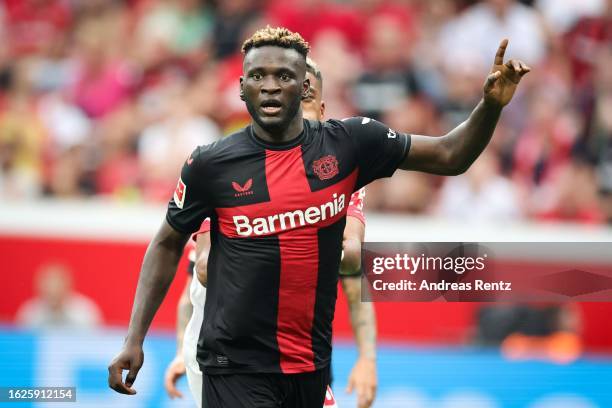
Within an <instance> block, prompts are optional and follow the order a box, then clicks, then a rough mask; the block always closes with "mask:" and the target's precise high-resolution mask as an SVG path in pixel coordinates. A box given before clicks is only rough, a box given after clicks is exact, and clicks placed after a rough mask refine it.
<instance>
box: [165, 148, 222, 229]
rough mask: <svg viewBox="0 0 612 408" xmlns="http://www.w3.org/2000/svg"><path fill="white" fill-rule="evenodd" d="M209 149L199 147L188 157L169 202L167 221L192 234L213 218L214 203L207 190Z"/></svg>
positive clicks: (174, 226) (175, 227)
mask: <svg viewBox="0 0 612 408" xmlns="http://www.w3.org/2000/svg"><path fill="white" fill-rule="evenodd" d="M205 161H206V151H205V148H203V147H198V148H196V149H195V150H194V151H193V153H191V155H190V156H189V158H188V159H187V161H186V162H185V164H184V165H183V170H182V171H181V176H180V177H179V179H178V182H177V185H176V189H175V190H174V194H173V196H172V199H171V200H170V202H169V203H168V212H167V213H166V220H167V221H168V223H169V224H170V225H171V226H172V228H174V229H175V230H177V231H179V232H182V233H185V234H191V233H193V232H195V231H197V230H198V228H200V226H201V224H202V222H203V221H204V219H205V218H206V217H210V215H211V212H212V205H211V203H210V201H209V200H210V194H208V192H207V190H206V183H205V182H203V180H206V168H205Z"/></svg>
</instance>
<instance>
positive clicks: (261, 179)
mask: <svg viewBox="0 0 612 408" xmlns="http://www.w3.org/2000/svg"><path fill="white" fill-rule="evenodd" d="M409 147H410V138H409V136H408V135H406V134H403V133H399V132H395V131H394V130H392V129H389V128H388V127H386V126H385V125H383V124H382V123H380V122H377V121H374V120H371V119H368V118H350V119H347V120H344V121H337V120H329V121H327V122H314V121H306V120H305V121H304V131H303V132H302V133H301V134H300V135H299V136H298V137H297V138H295V139H293V140H291V141H290V142H288V143H285V144H270V143H266V142H265V141H263V140H261V139H260V138H258V137H257V136H256V135H255V134H254V131H253V129H252V127H251V126H248V127H246V128H245V129H243V130H241V131H239V132H237V133H234V134H232V135H230V136H228V137H226V138H224V139H222V140H220V141H218V142H215V143H213V144H211V145H208V146H201V147H198V148H197V149H196V150H195V151H194V152H193V153H192V155H191V156H190V157H189V158H188V159H187V162H186V163H185V165H184V167H183V170H182V173H181V177H180V179H179V182H178V186H177V188H176V191H175V193H174V197H173V199H172V200H171V201H170V204H169V207H168V214H167V220H168V223H169V224H170V225H171V226H172V227H173V228H175V229H176V230H177V231H180V232H183V233H192V232H194V231H197V230H198V228H199V227H200V225H201V223H202V221H203V220H204V218H206V217H210V219H211V249H210V254H209V258H208V286H207V288H208V290H207V297H206V306H205V311H204V316H205V318H204V323H203V327H202V330H201V331H200V333H202V334H201V335H200V340H199V342H198V362H199V363H200V365H201V367H202V368H203V369H205V370H206V372H207V373H210V374H215V373H240V372H262V373H300V372H308V371H313V370H316V369H319V368H323V367H325V366H327V365H328V364H329V362H330V358H331V334H332V320H333V317H334V309H335V304H336V290H337V279H338V268H339V264H340V255H341V251H342V234H343V231H344V226H345V217H346V212H347V208H348V204H349V199H350V197H351V194H352V193H353V192H354V191H356V190H358V189H359V188H361V187H363V186H365V185H366V184H368V183H369V182H371V181H373V180H375V179H377V178H381V177H389V176H391V175H392V174H393V172H394V171H395V170H396V168H397V167H398V166H399V164H400V163H401V162H402V160H403V158H404V157H405V155H406V153H407V151H408V149H409Z"/></svg>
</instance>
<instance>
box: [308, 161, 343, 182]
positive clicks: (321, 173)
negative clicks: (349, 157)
mask: <svg viewBox="0 0 612 408" xmlns="http://www.w3.org/2000/svg"><path fill="white" fill-rule="evenodd" d="M312 170H313V171H314V173H315V174H316V175H317V177H319V179H320V180H329V179H330V178H332V177H334V176H336V175H337V174H338V173H339V170H338V160H337V159H336V156H332V155H327V156H323V157H321V158H320V159H319V160H315V161H314V162H313V163H312Z"/></svg>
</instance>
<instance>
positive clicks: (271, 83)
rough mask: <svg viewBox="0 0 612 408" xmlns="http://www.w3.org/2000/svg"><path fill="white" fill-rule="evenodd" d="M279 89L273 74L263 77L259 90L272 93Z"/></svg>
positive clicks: (277, 91)
mask: <svg viewBox="0 0 612 408" xmlns="http://www.w3.org/2000/svg"><path fill="white" fill-rule="evenodd" d="M280 90H281V88H280V85H279V83H278V81H277V80H276V78H275V77H274V76H273V75H268V76H266V77H265V78H264V80H263V84H262V86H261V91H262V92H263V93H266V94H270V95H274V94H276V93H279V92H280Z"/></svg>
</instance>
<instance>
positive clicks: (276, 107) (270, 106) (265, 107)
mask: <svg viewBox="0 0 612 408" xmlns="http://www.w3.org/2000/svg"><path fill="white" fill-rule="evenodd" d="M282 107H283V104H282V103H280V102H279V101H277V100H276V99H269V100H266V101H263V102H262V103H261V110H262V112H263V113H264V114H266V115H270V116H272V115H276V114H278V113H279V112H280V111H281V109H282Z"/></svg>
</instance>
